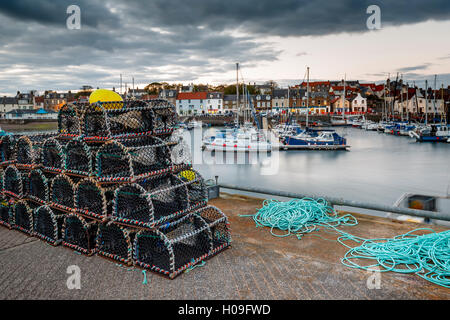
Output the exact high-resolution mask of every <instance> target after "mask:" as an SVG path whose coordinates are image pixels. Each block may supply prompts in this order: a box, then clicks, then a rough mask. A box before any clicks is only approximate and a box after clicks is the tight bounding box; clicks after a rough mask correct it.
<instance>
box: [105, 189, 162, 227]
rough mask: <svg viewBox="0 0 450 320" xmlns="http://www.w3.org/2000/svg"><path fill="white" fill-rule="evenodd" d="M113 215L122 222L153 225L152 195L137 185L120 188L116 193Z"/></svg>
mask: <svg viewBox="0 0 450 320" xmlns="http://www.w3.org/2000/svg"><path fill="white" fill-rule="evenodd" d="M112 215H113V217H114V218H115V219H116V220H117V221H120V222H124V223H129V224H137V225H152V224H153V222H154V210H153V203H152V200H151V198H150V195H149V194H148V192H147V191H146V190H145V189H144V188H143V187H141V186H140V185H138V184H136V183H134V184H131V185H123V186H121V187H119V188H118V189H116V191H115V192H114V200H113V209H112Z"/></svg>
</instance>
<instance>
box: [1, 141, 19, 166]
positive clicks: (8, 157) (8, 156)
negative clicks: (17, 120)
mask: <svg viewBox="0 0 450 320" xmlns="http://www.w3.org/2000/svg"><path fill="white" fill-rule="evenodd" d="M16 142H17V141H16V138H15V136H13V135H9V134H8V135H4V136H3V137H1V138H0V162H1V163H8V162H10V161H14V160H16V154H15V151H16Z"/></svg>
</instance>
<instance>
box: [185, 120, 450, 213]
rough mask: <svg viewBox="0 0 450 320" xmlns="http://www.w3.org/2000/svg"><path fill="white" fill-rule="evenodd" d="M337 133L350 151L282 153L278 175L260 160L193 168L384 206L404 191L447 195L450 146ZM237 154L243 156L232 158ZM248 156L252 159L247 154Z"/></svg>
mask: <svg viewBox="0 0 450 320" xmlns="http://www.w3.org/2000/svg"><path fill="white" fill-rule="evenodd" d="M337 132H338V133H339V134H342V135H344V136H345V137H346V138H347V140H348V143H349V145H350V146H351V148H350V151H294V150H292V151H280V152H279V168H278V172H277V173H276V174H275V175H261V173H260V164H258V163H256V164H252V162H251V161H247V162H245V164H217V163H212V164H205V163H203V164H194V167H195V168H196V169H197V170H199V172H200V173H202V174H203V175H204V177H205V178H206V179H209V178H213V177H214V176H216V175H218V176H219V181H221V182H224V183H230V184H237V185H243V186H255V187H264V188H270V189H274V190H283V191H291V192H299V193H302V192H303V193H312V194H318V195H324V196H334V197H343V198H345V199H354V200H360V201H370V202H376V203H382V204H386V205H392V204H393V203H394V202H395V200H397V199H398V198H399V197H400V196H401V195H402V194H403V193H405V192H413V193H415V192H417V193H424V194H432V195H445V194H447V190H448V188H449V184H450V144H446V143H417V142H415V140H413V139H410V138H409V137H396V136H391V135H387V134H382V133H378V132H369V131H364V130H360V129H354V128H338V129H337ZM185 137H186V138H187V139H188V140H189V141H191V140H192V139H195V140H196V142H197V144H196V146H200V140H201V137H199V136H196V135H195V138H194V135H193V134H192V131H190V132H189V131H186V132H185ZM197 140H198V141H197ZM192 142H193V141H192ZM197 152H198V150H197ZM237 157H242V155H237V154H236V155H232V157H230V158H232V159H237ZM244 157H247V160H248V157H249V155H248V154H247V155H246V156H244ZM236 162H237V161H233V163H236ZM241 162H242V161H241ZM209 163H211V162H209ZM223 163H225V162H223Z"/></svg>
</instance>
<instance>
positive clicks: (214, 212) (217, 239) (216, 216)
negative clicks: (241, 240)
mask: <svg viewBox="0 0 450 320" xmlns="http://www.w3.org/2000/svg"><path fill="white" fill-rule="evenodd" d="M195 213H196V214H197V215H199V216H200V217H202V218H203V220H205V222H206V223H207V224H208V227H209V229H210V230H211V236H212V241H213V250H212V254H214V253H217V252H218V251H220V250H221V249H224V248H226V247H228V246H229V245H230V243H231V232H230V224H229V222H228V218H227V216H226V215H225V214H224V213H223V212H222V211H220V210H219V209H218V208H216V207H214V206H207V207H205V208H201V209H199V210H197V211H196V212H195Z"/></svg>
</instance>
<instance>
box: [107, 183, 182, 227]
mask: <svg viewBox="0 0 450 320" xmlns="http://www.w3.org/2000/svg"><path fill="white" fill-rule="evenodd" d="M188 208H189V198H188V192H187V188H186V185H185V183H183V182H182V181H181V180H180V179H179V178H177V177H176V176H174V175H172V174H166V175H163V176H157V177H152V178H147V179H144V180H141V181H139V183H134V184H130V185H124V186H121V187H119V188H118V189H116V190H115V192H114V200H113V209H112V215H113V217H114V218H115V219H116V220H117V221H120V222H124V223H128V224H132V225H146V226H153V225H158V224H161V223H163V222H165V221H166V220H169V219H172V218H175V217H176V216H179V215H182V214H184V213H186V211H187V209H188Z"/></svg>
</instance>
